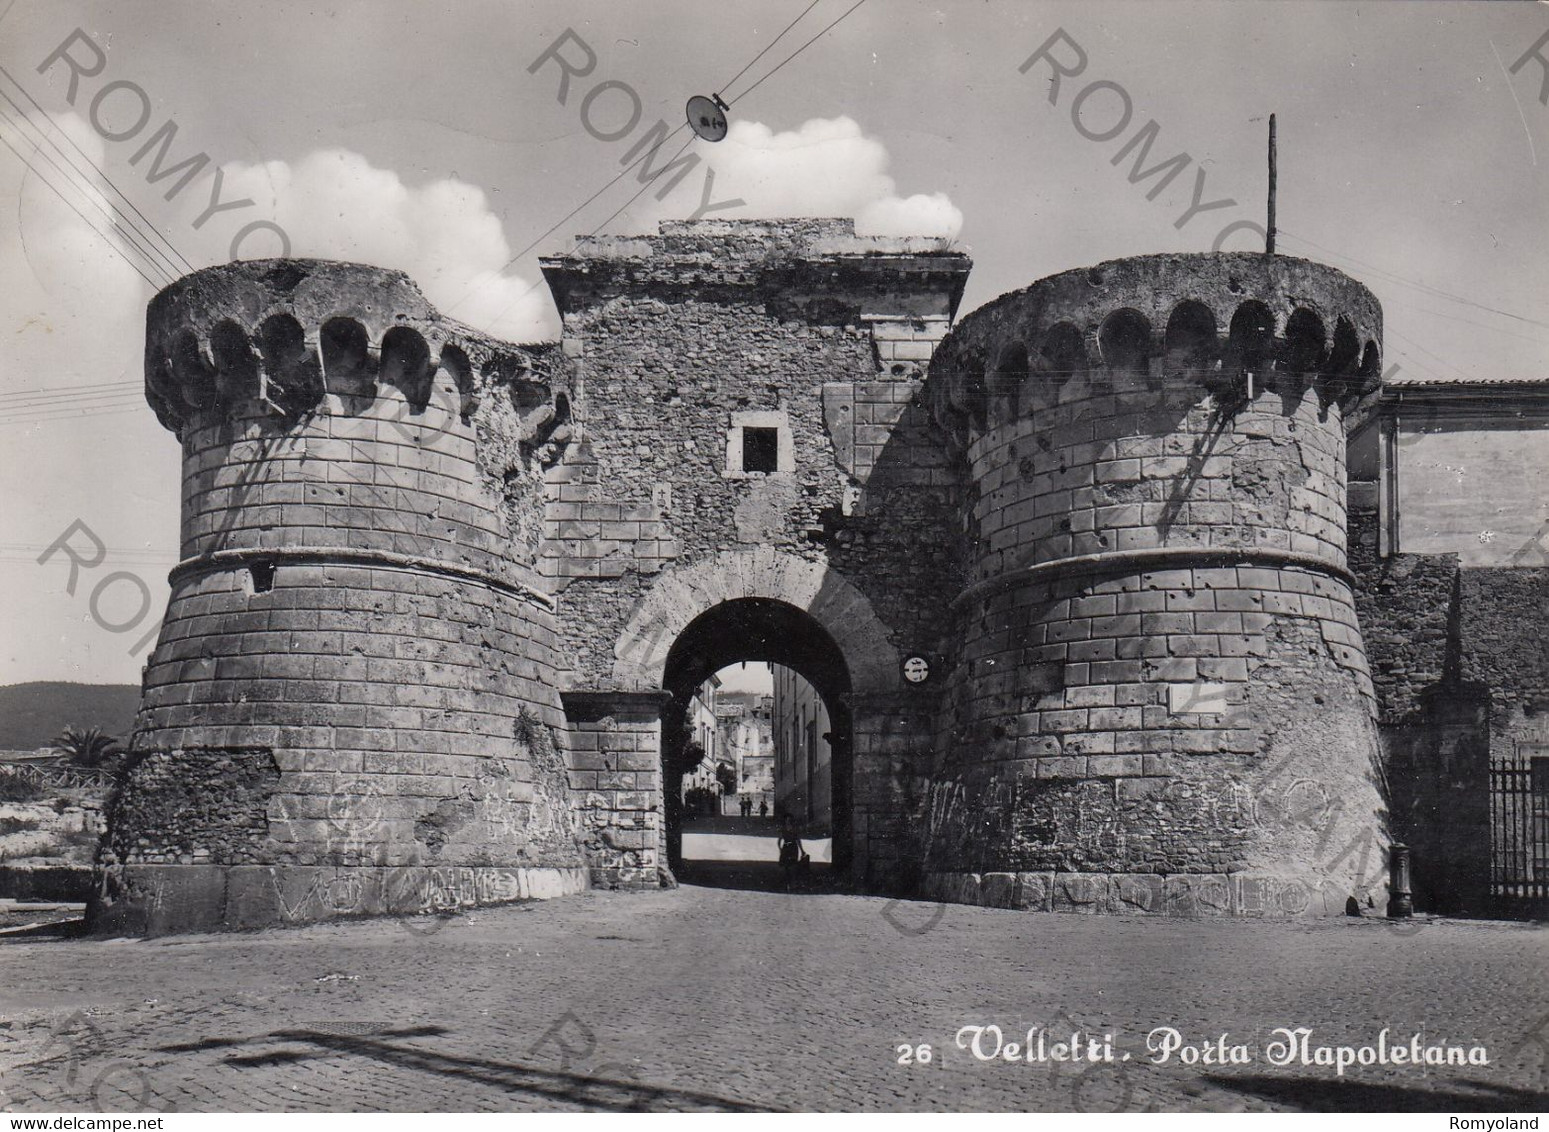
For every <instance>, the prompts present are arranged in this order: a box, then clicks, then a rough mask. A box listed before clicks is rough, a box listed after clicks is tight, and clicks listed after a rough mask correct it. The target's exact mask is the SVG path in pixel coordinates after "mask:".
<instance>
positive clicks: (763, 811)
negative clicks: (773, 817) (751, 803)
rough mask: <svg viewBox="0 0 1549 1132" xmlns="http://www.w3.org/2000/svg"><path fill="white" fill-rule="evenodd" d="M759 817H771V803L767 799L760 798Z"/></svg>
mask: <svg viewBox="0 0 1549 1132" xmlns="http://www.w3.org/2000/svg"><path fill="white" fill-rule="evenodd" d="M758 816H759V817H761V818H767V817H768V816H769V801H768V799H766V798H760V799H759V801H758Z"/></svg>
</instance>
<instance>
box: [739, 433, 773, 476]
mask: <svg viewBox="0 0 1549 1132" xmlns="http://www.w3.org/2000/svg"><path fill="white" fill-rule="evenodd" d="M779 467H780V430H779V429H777V428H744V429H743V430H742V470H743V471H744V472H774V471H778V470H779Z"/></svg>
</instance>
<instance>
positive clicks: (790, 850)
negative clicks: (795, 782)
mask: <svg viewBox="0 0 1549 1132" xmlns="http://www.w3.org/2000/svg"><path fill="white" fill-rule="evenodd" d="M777 844H778V845H779V847H780V875H781V878H782V882H783V884H784V886H785V891H786V892H789V891H791V889H792V888H793V887H794V886H795V883H796V880H797V878H798V876H799V875H800V874H801V873H803V872H805V871H806V867H807V864H808V863H809V862H810V861H811V860H812V858H811V857H809V856H808V855H807V851H806V850H805V849H803V848H802V847H801V838H800V837H798V836H797V835H796V819H795V817H794V816H792V815H791V814H786V815H785V818H784V820H783V821H781V823H780V840H779V841H778V842H777Z"/></svg>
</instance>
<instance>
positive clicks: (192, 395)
mask: <svg viewBox="0 0 1549 1132" xmlns="http://www.w3.org/2000/svg"><path fill="white" fill-rule="evenodd" d="M542 358H543V354H542V352H541V351H537V350H531V349H524V348H522V347H520V346H513V345H511V344H509V343H506V342H502V341H500V340H498V339H495V338H491V337H490V336H488V335H486V334H483V333H481V332H480V331H477V330H475V329H473V328H472V327H468V326H465V325H463V324H462V323H459V322H457V321H456V320H454V319H450V318H447V317H445V316H443V315H441V314H439V313H438V312H437V311H436V310H435V308H433V307H432V306H431V305H430V303H429V302H428V301H427V300H426V298H425V296H424V295H422V294H421V293H420V290H419V288H418V287H416V286H415V285H414V283H413V281H412V280H410V279H409V277H408V276H407V275H405V274H403V273H402V272H399V271H391V270H388V269H385V268H378V267H368V266H365V265H361V264H350V263H334V262H329V261H324V260H296V259H286V260H252V261H242V262H237V263H230V264H224V265H222V266H219V267H211V268H206V269H205V270H203V271H196V272H194V273H193V274H191V275H189V276H186V277H185V278H183V279H180V280H178V281H177V282H176V283H174V284H172V285H171V286H170V287H168V288H166V289H165V290H164V291H162V292H161V293H160V294H158V295H157V296H156V297H155V298H154V299H153V300H152V301H151V305H150V310H149V314H148V317H147V320H146V335H145V393H146V398H147V400H149V402H150V404H151V407H152V408H153V409H155V411H156V416H157V418H158V419H159V420H160V421H161V423H162V424H163V425H165V426H166V427H167V428H169V429H171V430H172V431H174V432H178V433H181V432H182V431H183V430H184V428H185V427H186V426H187V425H188V424H190V423H192V422H194V421H196V420H197V419H199V418H200V417H201V415H202V414H208V413H216V414H219V415H220V416H226V417H229V416H237V417H252V416H264V415H267V416H270V417H272V418H274V420H275V422H276V423H277V424H278V425H281V426H282V427H283V426H284V425H285V424H286V423H287V422H290V421H294V420H296V419H297V418H299V417H302V416H304V415H307V414H316V413H324V414H329V413H331V414H334V415H360V414H362V413H363V412H366V411H367V410H368V409H369V408H370V407H371V406H372V405H373V404H374V402H375V401H376V399H377V397H378V396H379V394H380V393H381V392H382V391H383V389H384V387H389V388H392V389H396V390H397V391H398V392H399V393H400V394H401V395H402V398H403V399H404V400H405V401H406V402H407V404H408V406H409V407H410V408H411V409H413V410H421V409H423V408H424V407H425V406H426V404H427V403H428V402H429V401H430V400H431V398H432V395H433V393H434V391H435V389H436V386H437V384H438V381H439V383H441V384H444V385H445V386H446V387H447V388H448V391H449V394H450V395H452V396H454V397H455V408H456V412H457V413H458V415H460V416H463V417H469V416H471V415H472V414H473V413H475V412H476V411H477V409H478V407H479V404H480V402H481V399H482V397H483V394H484V391H485V390H487V389H488V388H489V387H490V386H491V385H492V384H501V385H504V386H507V387H510V388H513V389H517V388H522V389H523V397H524V399H526V400H529V401H531V400H534V399H537V398H541V397H542V396H543V393H544V390H545V388H546V387H547V385H548V384H549V380H548V376H547V374H546V373H545V372H544V369H543V363H542Z"/></svg>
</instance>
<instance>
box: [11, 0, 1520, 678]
mask: <svg viewBox="0 0 1549 1132" xmlns="http://www.w3.org/2000/svg"><path fill="white" fill-rule="evenodd" d="M7 3H9V7H4V5H5V4H7ZM853 3H854V0H816V2H815V3H812V6H811V7H810V9H809V8H808V0H778V2H774V0H771V2H767V3H763V2H745V0H739V2H738V3H736V4H725V3H682V2H652V0H642V2H640V3H635V4H630V5H622V4H616V3H613V2H611V0H610V2H607V3H586V2H576V0H563V2H560V0H552V2H550V0H544V2H539V3H519V2H514V0H462V2H458V3H443V4H430V3H425V2H424V0H414V2H408V0H370V2H369V3H367V2H364V0H360V2H348V0H338V2H335V3H332V4H330V5H326V6H324V5H317V4H313V3H284V2H274V0H269V2H266V3H264V4H262V5H255V4H252V3H250V2H241V3H238V2H223V0H198V2H192V0H157V2H156V3H154V4H152V3H150V2H149V0H142V2H139V3H132V4H131V3H109V2H72V0H14V2H12V0H0V68H3V72H0V91H3V93H4V98H0V139H3V140H4V141H5V143H6V144H5V146H4V147H0V406H4V408H5V410H6V411H5V412H4V413H0V498H3V499H4V500H5V501H6V502H5V506H4V508H3V510H0V571H3V575H4V584H3V585H0V594H3V595H4V596H3V604H0V628H3V634H4V635H3V637H0V641H3V648H0V683H16V682H21V681H26V680H79V681H84V682H91V683H97V682H112V683H118V682H127V683H135V682H138V680H139V675H140V668H141V666H142V665H143V664H144V662H145V660H146V659H147V657H148V654H149V649H150V640H148V639H147V634H149V633H151V632H152V631H153V629H154V627H155V624H156V621H157V620H158V619H159V617H160V614H161V611H162V609H163V607H164V604H165V601H166V597H167V586H166V582H165V575H166V571H167V569H168V568H170V567H171V565H172V564H173V563H174V562H175V561H176V558H177V526H178V515H177V506H178V504H177V492H178V480H179V454H178V446H177V442H176V440H175V438H174V437H173V436H171V435H170V434H168V433H167V432H165V431H164V430H163V429H162V428H161V427H160V426H159V425H158V424H157V422H156V420H155V418H154V416H153V415H152V414H151V412H150V410H149V409H148V408H147V407H146V406H145V404H144V401H143V396H142V394H141V391H140V385H139V383H140V381H141V377H142V374H141V366H142V350H143V336H144V308H145V304H146V302H147V301H148V300H149V298H150V297H151V295H153V294H154V293H155V291H156V290H157V289H159V288H160V287H161V286H164V285H165V284H166V283H167V282H169V281H170V280H171V279H173V278H175V277H177V276H178V275H180V274H182V273H184V272H185V271H187V270H188V269H189V268H190V267H203V266H207V265H210V264H215V263H221V262H225V261H226V260H228V259H230V258H232V257H233V255H236V256H237V257H239V258H259V257H264V256H269V255H274V254H278V253H279V252H280V251H281V250H283V249H282V247H281V243H280V235H279V233H283V236H284V239H285V240H286V241H287V242H288V244H289V251H290V254H293V255H316V256H325V257H328V258H335V259H353V260H362V261H366V262H371V263H377V264H381V265H384V266H389V267H397V268H401V269H403V270H405V271H408V272H409V273H410V274H411V275H412V276H413V277H414V278H415V279H416V280H417V281H418V282H419V284H420V285H421V287H422V288H423V289H424V291H425V292H426V294H427V295H428V296H429V298H430V299H431V301H432V302H433V303H435V304H436V305H437V306H438V307H440V309H442V310H443V311H444V312H446V313H450V314H453V315H455V316H456V317H458V318H460V319H462V320H463V321H466V322H470V323H473V324H474V325H477V326H480V327H482V328H484V329H487V330H490V331H492V332H494V333H498V334H500V335H502V336H505V337H508V338H511V339H514V340H519V341H535V340H541V339H552V338H553V337H555V336H557V330H558V327H557V318H556V315H555V312H554V308H553V305H552V303H551V302H550V300H549V297H548V295H547V292H546V290H545V289H544V287H543V286H542V284H541V282H540V276H539V275H538V271H537V258H538V256H540V255H543V254H549V253H553V252H557V251H560V250H563V249H564V248H566V247H567V246H568V245H569V243H570V241H571V240H572V239H573V238H574V237H575V236H576V235H578V234H584V233H589V232H593V231H603V232H615V233H628V232H646V231H651V230H653V229H654V225H655V224H656V222H657V221H658V220H660V219H662V218H664V217H670V218H682V217H688V216H691V215H693V214H694V213H695V212H696V210H699V211H701V213H702V214H704V215H710V216H725V217H735V216H779V215H806V216H817V215H839V216H853V217H854V218H855V219H856V222H857V227H858V230H859V231H861V232H863V233H872V234H909V233H918V234H927V235H937V236H947V237H950V238H952V239H953V240H954V241H955V242H956V245H957V246H958V247H960V248H961V249H963V250H965V251H967V252H969V253H970V254H971V255H972V257H973V259H974V264H975V266H974V270H973V273H972V275H971V276H970V279H969V283H968V288H967V293H966V295H965V297H964V301H963V305H962V308H961V309H962V311H963V312H964V313H966V312H967V311H969V310H972V309H973V308H975V307H977V306H980V305H982V304H983V303H985V302H987V301H989V300H990V299H992V298H994V297H995V296H996V295H999V294H1001V293H1003V292H1005V291H1008V290H1013V289H1016V288H1019V287H1023V286H1026V285H1027V284H1028V283H1030V282H1032V281H1033V280H1035V279H1038V278H1041V277H1042V276H1045V275H1048V274H1051V273H1054V272H1057V271H1062V270H1066V269H1069V268H1074V267H1080V266H1084V265H1087V264H1092V263H1096V262H1099V261H1101V260H1104V259H1110V258H1114V257H1118V256H1126V255H1136V254H1143V253H1149V252H1165V251H1209V250H1211V248H1212V246H1213V245H1215V244H1216V243H1217V242H1218V240H1222V241H1223V242H1222V243H1221V246H1222V247H1224V248H1227V249H1257V248H1258V247H1260V244H1259V243H1258V242H1257V241H1258V239H1259V237H1258V236H1257V234H1256V233H1255V232H1254V231H1253V230H1252V228H1250V227H1249V226H1248V223H1249V222H1258V221H1262V219H1263V217H1262V212H1263V197H1264V192H1265V182H1266V171H1265V158H1264V150H1265V131H1266V122H1267V116H1268V114H1269V113H1270V112H1275V113H1276V114H1277V116H1278V117H1277V125H1278V137H1279V188H1278V199H1279V206H1278V208H1279V226H1280V232H1281V235H1280V244H1279V249H1280V250H1281V251H1282V252H1284V253H1286V254H1294V255H1303V256H1306V257H1308V258H1312V259H1319V260H1322V261H1323V262H1326V263H1330V264H1332V265H1334V266H1336V267H1339V268H1341V269H1343V270H1345V271H1347V272H1349V273H1350V274H1352V275H1354V276H1355V277H1356V278H1358V279H1361V280H1362V281H1363V282H1365V283H1366V284H1367V285H1368V286H1370V287H1371V288H1372V290H1373V291H1374V292H1375V293H1376V294H1377V296H1378V297H1379V299H1381V301H1382V303H1383V307H1384V311H1385V315H1386V329H1387V342H1386V361H1387V364H1388V368H1389V371H1390V380H1393V381H1403V380H1409V379H1413V378H1434V377H1437V376H1449V377H1471V378H1481V377H1517V378H1523V377H1527V378H1531V377H1545V378H1549V364H1546V363H1549V310H1546V304H1545V301H1544V297H1545V295H1546V294H1549V288H1546V286H1545V284H1546V275H1549V106H1546V105H1544V104H1543V102H1541V101H1540V95H1541V94H1543V95H1544V97H1546V98H1549V90H1546V88H1545V84H1546V82H1549V74H1546V66H1549V63H1544V62H1541V61H1539V59H1538V58H1536V57H1534V56H1533V54H1532V52H1533V49H1534V45H1535V43H1537V42H1538V40H1539V39H1540V37H1541V36H1544V35H1545V34H1546V33H1549V5H1544V4H1533V3H1500V4H1481V3H1463V4H1447V3H1434V4H1430V3H1402V4H1401V3H1387V2H1384V3H1357V2H1341V3H1328V4H1319V3H1312V2H1299V3H1244V2H1238V0H1228V2H1223V3H1215V4H1195V3H1182V2H1178V3H1167V4H1154V3H1113V4H1107V3H1094V2H1081V3H1063V4H1059V3H1048V4H1044V3H1035V2H1020V0H1018V2H1011V0H1004V2H971V0H956V2H951V3H945V2H934V3H931V2H914V0H864V2H862V3H861V4H860V6H859V7H852V5H853ZM793 20H794V21H797V22H796V23H795V25H794V26H790V25H791V24H792V21H793ZM836 20H837V21H838V22H837V23H835V21H836ZM830 25H832V27H831V28H830ZM788 26H790V30H789V31H788V32H786V33H785V34H784V35H783V37H780V38H778V39H777V37H779V36H780V35H781V32H782V30H783V29H786V28H787V27H788ZM825 28H829V30H827V31H826V32H824V29H825ZM820 33H822V34H820ZM814 37H816V38H814ZM1051 40H1052V42H1051ZM809 41H810V44H809ZM803 45H807V46H805V47H804V46H803ZM1046 45H1047V46H1046ZM61 48H63V50H64V53H65V54H64V55H63V56H60V57H58V58H55V59H54V61H53V62H52V63H50V62H49V60H50V57H51V56H53V55H55V54H56V52H58V51H60V49H61ZM1041 48H1043V49H1044V50H1043V52H1042V54H1041V55H1040V49H1041ZM798 49H800V51H799V53H797V52H798ZM1537 50H1538V51H1539V52H1540V53H1541V54H1542V55H1544V56H1549V42H1546V43H1545V44H1544V45H1543V46H1541V47H1539V48H1538V49H1537ZM551 52H557V58H563V59H565V60H567V61H568V62H569V65H570V68H571V69H572V70H574V71H577V72H582V73H580V74H577V75H576V76H574V77H571V78H570V79H568V82H569V84H570V85H569V90H568V91H566V92H564V93H565V97H564V98H563V99H562V98H561V90H560V80H561V68H560V65H559V63H558V61H557V58H556V57H555V56H552V55H551V56H549V57H547V58H546V57H545V56H546V53H551ZM760 52H765V54H763V55H762V57H759V58H756V57H757V56H758V55H759V53H760ZM793 53H796V54H795V55H794V58H791V56H792V55H793ZM72 59H73V60H74V61H75V65H74V67H73V68H72V66H71V65H70V63H69V62H68V60H72ZM787 59H789V61H786V60H787ZM1030 59H1032V63H1031V65H1026V64H1028V62H1029V60H1030ZM750 62H751V63H752V65H751V66H747V65H748V64H749V63H750ZM1055 62H1058V63H1059V64H1060V66H1061V67H1062V69H1063V70H1064V71H1066V72H1067V73H1066V74H1065V75H1064V76H1063V77H1062V78H1061V79H1060V82H1059V86H1058V88H1055V87H1054V85H1053V83H1052V82H1051V79H1052V77H1053V71H1054V63H1055ZM1513 66H1516V70H1515V71H1514V72H1513V71H1512V69H1511V68H1513ZM77 72H78V73H77ZM739 72H741V73H740V74H739ZM72 77H73V78H74V79H75V86H76V89H75V90H74V92H73V99H72V91H71V89H70V88H71V80H72ZM717 84H721V85H717ZM1093 84H1096V85H1093ZM712 92H719V93H721V94H722V95H723V97H725V98H726V100H727V101H728V102H729V103H730V105H731V110H730V112H729V119H730V132H729V134H728V136H727V138H726V139H725V140H724V141H722V142H719V143H710V142H705V141H698V140H694V141H691V142H690V143H688V148H687V149H685V150H684V151H683V152H684V155H685V156H697V158H698V162H697V164H696V165H695V167H694V168H693V169H692V170H689V171H688V172H687V173H686V174H685V175H683V176H682V177H681V178H674V177H673V175H672V174H663V175H662V176H660V177H659V178H658V179H657V181H656V182H655V183H653V184H652V185H651V186H650V187H649V188H646V187H645V186H643V185H642V184H641V183H640V182H639V181H638V180H637V177H636V173H635V172H631V171H628V170H627V169H626V166H627V159H626V154H628V153H629V152H630V149H631V147H634V146H636V144H637V143H638V142H640V141H641V140H642V139H643V138H645V137H646V136H647V135H648V133H649V131H650V129H651V127H652V125H653V124H654V123H656V122H657V121H658V120H661V121H665V122H666V123H667V125H668V128H669V129H671V128H675V127H676V126H677V125H678V123H679V122H680V121H681V118H682V106H683V104H684V102H685V100H686V99H687V98H688V97H689V96H690V95H693V94H710V93H712ZM99 96H100V97H99ZM1051 97H1052V99H1053V102H1052V104H1051V101H1050V100H1051ZM1073 106H1074V107H1075V108H1076V110H1077V114H1076V115H1075V116H1073V115H1072V107H1073ZM637 110H638V114H639V119H638V121H636V120H635V114H636V112H637ZM1152 122H1154V123H1155V126H1154V127H1151V126H1149V123H1152ZM169 124H170V125H169ZM173 129H175V133H174V134H173V135H172V136H171V138H170V141H168V140H167V132H168V131H169V130H173ZM1148 129H1149V130H1150V132H1151V134H1152V135H1154V136H1152V139H1151V140H1152V148H1151V150H1150V152H1149V154H1148V155H1146V157H1145V167H1146V168H1150V167H1152V166H1154V165H1156V164H1157V163H1158V162H1162V161H1165V160H1166V159H1168V158H1171V157H1172V156H1174V155H1176V154H1187V156H1188V160H1187V161H1186V162H1185V163H1183V164H1182V165H1181V166H1179V167H1178V171H1177V172H1176V173H1174V174H1173V175H1172V176H1171V178H1170V179H1168V180H1167V182H1166V184H1162V183H1161V182H1162V181H1163V178H1164V177H1165V176H1166V173H1165V172H1163V173H1157V174H1155V175H1152V176H1150V177H1148V178H1143V179H1141V180H1139V181H1138V182H1135V181H1132V180H1131V175H1132V173H1133V170H1134V168H1135V160H1136V157H1137V155H1139V154H1142V153H1143V152H1144V151H1143V150H1142V149H1141V148H1140V146H1138V145H1137V146H1131V147H1129V148H1128V149H1127V150H1126V148H1125V147H1126V143H1128V142H1130V141H1131V140H1134V139H1137V138H1140V137H1141V136H1142V135H1144V134H1145V133H1146V131H1147V130H1148ZM686 137H687V135H686V133H684V132H680V133H679V134H678V135H675V136H673V137H671V138H670V139H669V141H668V142H667V143H665V144H664V145H663V146H662V148H661V150H660V153H659V155H658V159H657V161H656V166H658V167H659V166H660V164H662V162H663V160H665V159H666V158H668V157H669V156H671V155H674V154H676V153H677V151H678V149H679V147H680V146H681V145H683V144H684V139H685V138H686ZM163 142H165V143H166V148H165V153H162V152H160V149H161V146H162V144H163ZM643 152H644V150H643V149H641V150H637V151H636V157H637V158H638V156H639V155H640V153H643ZM195 155H204V157H205V159H206V160H205V161H203V162H201V163H197V166H196V167H193V166H184V167H182V168H181V169H180V168H179V163H180V162H182V161H183V160H184V159H186V158H189V157H193V156H195ZM621 159H624V160H623V161H621ZM158 161H160V165H159V166H158V164H157V162H158ZM679 168H681V167H679ZM190 170H192V172H190ZM184 174H188V175H187V176H186V177H185V175H184ZM153 177H154V178H156V179H155V180H154V181H152V180H151V179H150V178H153ZM669 181H673V182H674V186H673V187H672V188H670V189H666V186H667V184H668V183H669ZM659 188H660V189H662V190H664V191H662V192H658V189H659ZM56 190H58V193H56ZM61 194H62V196H63V198H64V199H62V197H61ZM658 197H661V199H658ZM241 201H247V202H250V203H246V204H241V205H240V206H238V203H237V202H241ZM733 201H740V202H741V203H740V204H735V205H731V204H729V203H728V202H733ZM1218 201H1229V202H1232V203H1230V204H1222V205H1220V206H1219V207H1206V208H1200V209H1195V210H1193V212H1192V214H1191V202H1193V203H1197V204H1201V205H1206V206H1209V205H1212V204H1213V203H1215V202H1218ZM67 202H68V203H67ZM707 209H708V211H706V210H707ZM117 217H122V218H123V219H122V220H121V221H120V223H121V227H120V228H119V229H118V230H116V231H115V230H113V229H111V228H110V227H109V222H110V220H112V219H114V218H117ZM131 224H132V225H133V226H134V227H135V228H136V229H139V230H140V231H141V233H142V234H141V235H140V236H138V237H137V238H136V243H135V244H132V245H128V246H125V245H124V244H123V243H122V242H121V241H124V240H127V239H130V237H129V236H128V235H127V234H126V233H125V232H124V231H123V228H124V227H127V226H129V225H131ZM115 248H118V249H119V250H117V251H115ZM62 538H63V539H65V540H66V541H67V542H68V544H69V545H70V546H71V547H73V548H74V549H75V550H76V552H77V554H78V555H79V556H80V557H82V558H83V559H85V560H86V562H88V563H91V565H90V566H89V567H88V566H87V565H82V566H81V568H80V569H79V570H78V571H77V572H76V576H75V577H74V578H73V592H71V591H72V577H71V573H72V571H71V568H70V563H69V560H68V557H67V555H66V554H64V553H62V552H60V551H58V550H56V551H54V553H53V554H52V556H51V557H49V558H48V560H47V561H45V562H43V563H42V564H40V563H39V562H38V561H37V560H38V558H39V556H40V555H42V554H45V553H46V552H47V549H48V548H49V547H50V546H51V545H53V544H55V543H56V542H58V541H59V540H61V539H62ZM99 548H100V549H99ZM151 639H153V638H151Z"/></svg>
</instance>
